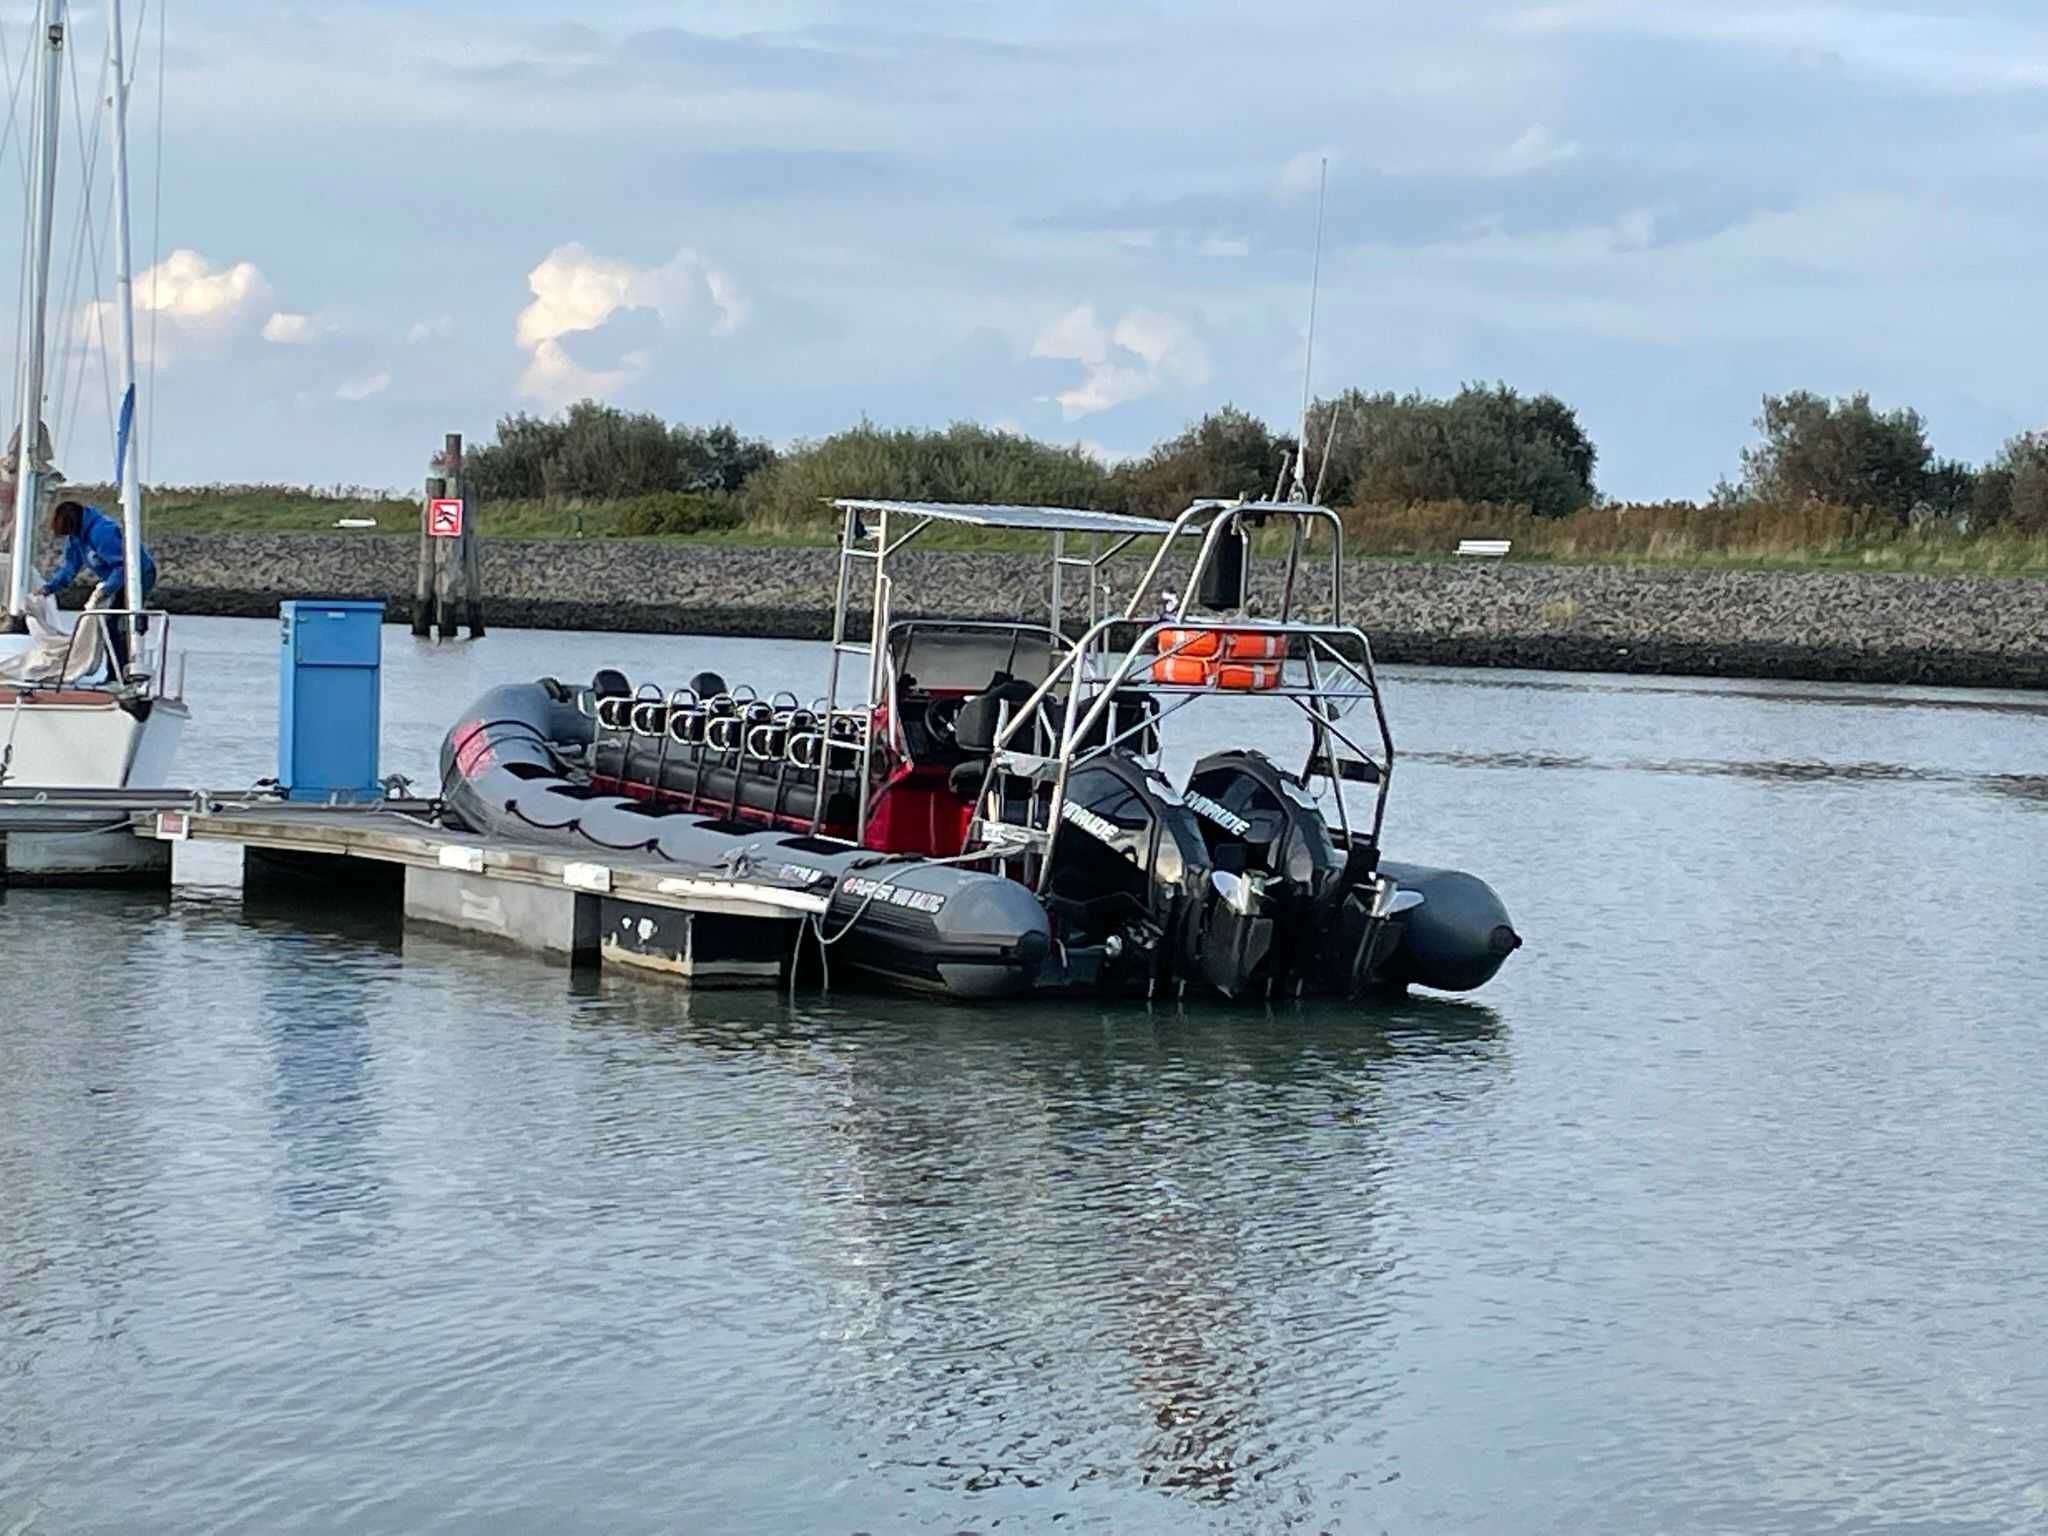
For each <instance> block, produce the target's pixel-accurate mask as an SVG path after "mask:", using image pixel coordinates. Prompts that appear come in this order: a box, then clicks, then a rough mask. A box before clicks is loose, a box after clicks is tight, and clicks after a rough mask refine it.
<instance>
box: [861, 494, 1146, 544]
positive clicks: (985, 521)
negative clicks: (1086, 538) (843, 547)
mask: <svg viewBox="0 0 2048 1536" xmlns="http://www.w3.org/2000/svg"><path fill="white" fill-rule="evenodd" d="M832 505H833V506H835V507H837V508H838V509H839V510H840V511H842V512H870V513H874V514H876V515H880V514H881V513H884V512H887V513H889V514H890V515H891V516H895V515H898V514H902V515H906V516H910V517H929V518H933V519H935V520H937V521H939V522H943V523H965V524H967V525H968V526H970V527H974V528H1019V529H1024V530H1027V531H1030V532H1035V533H1109V534H1149V535H1151V536H1152V537H1154V538H1163V537H1165V536H1166V535H1167V534H1169V533H1172V532H1173V524H1172V523H1169V522H1167V521H1165V520H1164V519H1163V518H1157V517H1131V516H1129V515H1128V514H1126V513H1122V512H1088V511H1083V510H1081V509H1079V508H1075V507H1026V506H1006V505H998V504H990V505H980V504H976V503H971V502H950V501H863V500H860V499H858V498H853V497H849V498H846V499H844V500H840V501H835V502H833V503H832Z"/></svg>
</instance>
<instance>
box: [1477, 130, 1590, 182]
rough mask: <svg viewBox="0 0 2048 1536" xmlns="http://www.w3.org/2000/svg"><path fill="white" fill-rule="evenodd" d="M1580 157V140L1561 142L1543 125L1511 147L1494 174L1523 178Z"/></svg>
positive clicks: (1527, 133)
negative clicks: (1522, 176)
mask: <svg viewBox="0 0 2048 1536" xmlns="http://www.w3.org/2000/svg"><path fill="white" fill-rule="evenodd" d="M1578 155H1579V142H1578V140H1576V139H1560V138H1558V136H1557V135H1556V134H1554V133H1552V132H1551V131H1550V130H1549V129H1548V128H1546V127H1544V126H1543V124H1541V123H1532V124H1530V126H1529V128H1528V129H1527V131H1526V132H1524V133H1523V134H1522V136H1521V137H1520V138H1518V139H1516V140H1515V142H1514V143H1512V144H1510V145H1509V146H1508V147H1507V152H1506V153H1505V154H1503V155H1501V156H1499V157H1498V158H1497V159H1496V160H1495V161H1494V162H1493V171H1494V174H1495V175H1497V176H1519V175H1521V174H1523V173H1524V172H1526V171H1535V170H1541V169H1542V168H1543V167H1544V166H1546V165H1556V164H1558V163H1559V162H1560V161H1564V160H1575V159H1577V158H1578Z"/></svg>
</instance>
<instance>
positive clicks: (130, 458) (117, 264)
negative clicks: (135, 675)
mask: <svg viewBox="0 0 2048 1536" xmlns="http://www.w3.org/2000/svg"><path fill="white" fill-rule="evenodd" d="M107 67H108V68H109V69H110V70H111V71H112V72H113V76H114V92H113V95H112V96H111V97H109V98H108V102H107V106H108V110H109V111H110V112H111V113H112V115H113V119H114V308H115V310H116V311H117V312H118V313H119V315H120V318H121V412H120V417H119V423H120V424H119V426H118V427H117V428H116V430H115V433H114V451H115V453H116V454H117V455H118V456H119V460H120V462H119V463H117V464H116V465H115V466H114V475H115V478H116V480H117V481H118V482H119V484H120V487H121V535H122V538H121V548H122V551H123V556H122V565H123V571H122V591H123V592H125V593H126V594H127V602H126V603H125V604H124V605H123V606H124V607H128V608H140V607H141V606H142V599H143V592H142V477H141V475H140V474H139V473H138V468H139V460H138V448H137V443H138V440H139V439H140V437H141V434H140V433H139V432H138V431H137V430H136V429H137V427H138V425H139V423H138V422H137V420H136V408H135V406H136V402H135V280H134V275H133V273H132V271H131V270H130V267H129V262H130V252H129V241H128V70H127V65H126V62H125V60H124V59H123V56H122V50H121V0H108V3H107ZM125 622H126V623H127V625H128V629H129V632H130V634H131V635H132V634H133V633H134V629H135V621H134V620H133V619H129V620H127V621H125ZM129 649H130V653H131V654H132V653H133V650H134V647H133V646H130V648H129Z"/></svg>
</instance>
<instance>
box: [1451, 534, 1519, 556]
mask: <svg viewBox="0 0 2048 1536" xmlns="http://www.w3.org/2000/svg"><path fill="white" fill-rule="evenodd" d="M1513 547H1514V546H1513V544H1512V543H1511V542H1510V541H1509V540H1507V539H1460V540H1458V553H1459V554H1461V555H1470V556H1472V557H1474V558H1476V559H1480V560H1499V559H1502V558H1504V557H1505V556H1506V554H1507V552H1508V551H1509V550H1510V549H1512V548H1513Z"/></svg>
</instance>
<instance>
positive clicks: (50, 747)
mask: <svg viewBox="0 0 2048 1536" xmlns="http://www.w3.org/2000/svg"><path fill="white" fill-rule="evenodd" d="M190 718H191V716H190V712H189V711H188V710H187V709H186V708H185V706H184V705H183V704H182V703H180V702H177V701H175V700H168V699H158V700H155V701H152V703H151V704H150V706H149V708H148V710H147V711H146V712H144V714H143V717H142V718H140V719H138V718H137V717H136V716H135V715H134V714H131V713H130V712H129V711H128V710H127V709H124V708H123V707H122V705H121V702H120V700H119V699H117V698H116V697H115V696H114V695H113V694H110V693H106V692H103V691H99V690H94V689H66V690H62V691H55V692H44V693H36V694H31V695H29V696H28V697H27V698H26V699H21V700H17V699H16V698H15V697H14V696H13V695H12V691H11V690H0V753H5V755H6V765H7V766H6V777H5V779H4V781H0V793H5V794H7V795H9V796H10V797H19V796H22V795H33V794H35V793H36V792H37V791H39V790H48V791H51V792H52V793H62V792H63V791H65V790H75V789H102V790H103V789H161V788H164V787H166V786H167V785H169V784H170V782H171V763H172V760H173V759H174V758H175V756H176V755H177V750H178V738H179V736H180V735H181V734H182V733H183V731H184V728H185V723H186V721H187V720H189V719H190ZM10 749H11V750H10ZM0 849H4V852H0V877H4V879H6V880H8V881H12V882H16V883H21V884H56V883H64V884H100V883H108V882H115V881H156V880H162V879H164V878H166V877H167V876H168V875H169V872H170V851H171V850H170V844H168V843H160V842H157V841H155V840H154V839H145V838H140V837H137V836H135V835H134V833H132V832H130V831H129V830H128V829H127V828H126V827H125V826H109V827H106V828H103V829H99V830H94V831H85V832H78V831H68V830H67V831H61V832H56V831H53V832H13V833H10V834H8V835H7V836H6V837H5V838H4V839H0Z"/></svg>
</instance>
